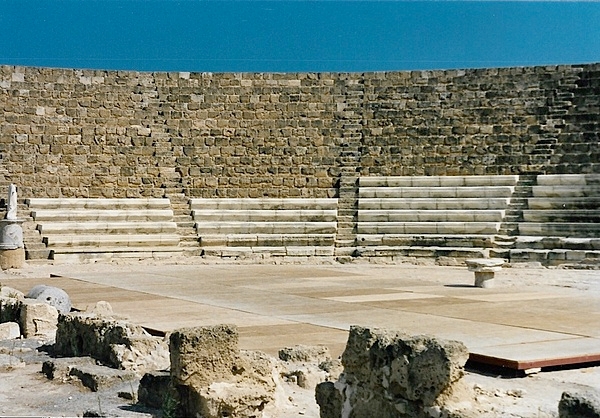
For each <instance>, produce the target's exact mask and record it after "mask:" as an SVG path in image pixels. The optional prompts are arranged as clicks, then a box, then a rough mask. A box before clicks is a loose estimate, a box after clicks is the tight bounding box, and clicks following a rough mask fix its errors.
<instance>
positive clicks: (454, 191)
mask: <svg viewBox="0 0 600 418" xmlns="http://www.w3.org/2000/svg"><path fill="white" fill-rule="evenodd" d="M513 192H514V186H476V187H470V186H463V187H361V188H360V189H359V191H358V194H359V198H430V199H435V198H442V199H443V198H482V197H488V198H494V197H495V198H497V197H505V198H510V197H511V196H512V194H513Z"/></svg>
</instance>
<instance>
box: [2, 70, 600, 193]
mask: <svg viewBox="0 0 600 418" xmlns="http://www.w3.org/2000/svg"><path fill="white" fill-rule="evenodd" d="M599 108H600V64H592V65H579V66H559V67H556V66H551V67H532V68H506V69H483V70H452V71H416V72H391V73H365V74H358V73H356V74H343V73H320V74H311V73H306V74H293V73H290V74H250V73H244V74H241V73H240V74H232V73H224V74H212V73H138V72H121V71H81V70H63V69H45V68H25V67H9V66H4V67H0V187H2V188H4V187H5V186H6V185H7V184H8V183H10V182H12V183H15V184H17V185H18V186H19V192H20V197H22V198H27V197H140V196H154V197H163V196H170V195H173V194H181V193H184V194H185V195H187V196H190V197H259V196H270V197H293V196H302V197H327V196H337V195H338V188H339V184H340V178H341V177H343V176H353V175H357V174H360V175H423V174H425V175H458V174H461V175H465V174H509V173H515V174H519V173H587V172H600V163H599V161H600V146H599V142H600V138H599V135H600V129H599V118H598V115H599V114H600V110H599Z"/></svg>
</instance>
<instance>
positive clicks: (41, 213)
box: [31, 209, 173, 222]
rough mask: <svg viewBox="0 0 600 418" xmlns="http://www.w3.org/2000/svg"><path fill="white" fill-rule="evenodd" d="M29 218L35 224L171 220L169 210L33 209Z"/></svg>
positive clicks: (171, 213) (171, 214)
mask: <svg viewBox="0 0 600 418" xmlns="http://www.w3.org/2000/svg"><path fill="white" fill-rule="evenodd" d="M31 216H32V217H33V218H34V219H35V221H36V222H46V221H48V222H57V221H77V222H86V221H106V222H117V221H131V222H137V221H170V220H172V219H173V211H171V209H128V210H117V209H104V210H103V209H69V210H68V211H65V210H64V209H35V210H32V211H31Z"/></svg>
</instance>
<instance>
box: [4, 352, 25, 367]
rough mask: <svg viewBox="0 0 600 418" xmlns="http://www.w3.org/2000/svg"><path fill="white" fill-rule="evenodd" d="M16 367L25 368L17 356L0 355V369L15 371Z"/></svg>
mask: <svg viewBox="0 0 600 418" xmlns="http://www.w3.org/2000/svg"><path fill="white" fill-rule="evenodd" d="M17 367H25V362H24V361H23V360H22V359H20V358H19V357H17V356H12V355H10V354H0V368H5V369H15V368H17Z"/></svg>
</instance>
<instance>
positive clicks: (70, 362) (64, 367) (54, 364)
mask: <svg viewBox="0 0 600 418" xmlns="http://www.w3.org/2000/svg"><path fill="white" fill-rule="evenodd" d="M92 364H95V362H94V360H93V359H92V358H91V357H60V358H54V359H51V360H46V361H45V362H44V363H43V364H42V374H44V375H45V376H46V377H47V378H48V379H50V380H59V381H61V382H67V381H69V380H72V379H73V377H72V375H71V370H72V369H73V367H75V366H76V365H92Z"/></svg>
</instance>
